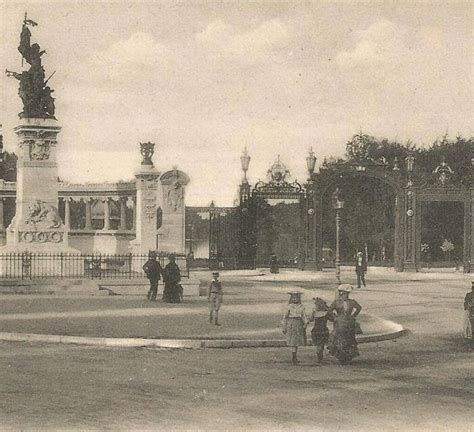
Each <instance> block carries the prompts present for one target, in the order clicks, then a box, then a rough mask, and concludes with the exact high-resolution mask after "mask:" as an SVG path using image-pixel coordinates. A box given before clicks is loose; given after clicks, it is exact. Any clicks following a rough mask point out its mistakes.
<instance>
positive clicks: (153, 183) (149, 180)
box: [130, 164, 160, 254]
mask: <svg viewBox="0 0 474 432" xmlns="http://www.w3.org/2000/svg"><path fill="white" fill-rule="evenodd" d="M159 175H160V173H159V172H158V171H157V170H156V169H155V167H154V166H153V165H150V164H146V165H145V164H142V165H141V166H140V168H139V169H138V170H137V171H136V172H135V178H136V187H137V199H136V207H135V211H136V230H135V232H136V238H135V239H134V240H132V241H131V242H130V252H132V253H134V254H148V252H149V251H155V250H156V248H157V244H156V237H157V229H156V211H157V208H158V206H157V197H158V177H159Z"/></svg>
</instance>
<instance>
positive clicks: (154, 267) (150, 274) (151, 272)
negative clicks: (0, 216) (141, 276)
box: [143, 259, 163, 280]
mask: <svg viewBox="0 0 474 432" xmlns="http://www.w3.org/2000/svg"><path fill="white" fill-rule="evenodd" d="M143 271H144V272H145V274H146V277H147V278H148V279H150V280H160V279H161V275H162V274H163V269H162V268H161V266H160V263H159V262H158V261H156V260H152V259H149V260H148V261H147V262H146V263H145V265H144V266H143Z"/></svg>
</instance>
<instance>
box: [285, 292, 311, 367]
mask: <svg viewBox="0 0 474 432" xmlns="http://www.w3.org/2000/svg"><path fill="white" fill-rule="evenodd" d="M288 294H290V301H289V304H288V308H287V310H286V312H285V315H284V317H283V334H284V335H285V336H286V344H287V346H290V347H292V359H291V361H292V363H293V364H297V363H298V359H297V357H296V355H297V353H298V347H299V346H305V345H306V326H307V325H308V318H307V317H306V312H305V309H304V306H303V305H302V304H301V293H300V292H299V291H293V292H290V293H288Z"/></svg>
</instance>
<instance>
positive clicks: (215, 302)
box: [207, 272, 224, 326]
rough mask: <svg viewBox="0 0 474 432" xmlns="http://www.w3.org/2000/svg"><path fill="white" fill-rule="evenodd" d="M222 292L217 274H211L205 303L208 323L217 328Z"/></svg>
mask: <svg viewBox="0 0 474 432" xmlns="http://www.w3.org/2000/svg"><path fill="white" fill-rule="evenodd" d="M223 296H224V292H223V290H222V284H221V281H220V280H219V272H212V280H211V284H210V285H209V289H208V292H207V301H208V302H209V309H210V311H209V322H210V323H212V321H213V320H214V324H215V325H216V326H219V325H220V324H219V309H220V308H221V304H222V299H223Z"/></svg>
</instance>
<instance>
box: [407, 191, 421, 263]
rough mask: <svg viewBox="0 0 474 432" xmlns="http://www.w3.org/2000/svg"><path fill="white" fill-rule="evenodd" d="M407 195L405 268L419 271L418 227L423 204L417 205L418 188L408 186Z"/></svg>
mask: <svg viewBox="0 0 474 432" xmlns="http://www.w3.org/2000/svg"><path fill="white" fill-rule="evenodd" d="M405 195H406V198H405V215H404V217H405V239H404V240H405V242H404V243H405V251H404V262H403V269H404V270H405V271H418V265H417V243H418V242H417V234H418V233H417V227H418V226H419V225H420V224H421V204H420V205H417V204H418V203H417V191H416V188H414V187H412V186H408V187H407V189H406V193H405ZM418 219H420V223H417V220H418Z"/></svg>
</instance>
